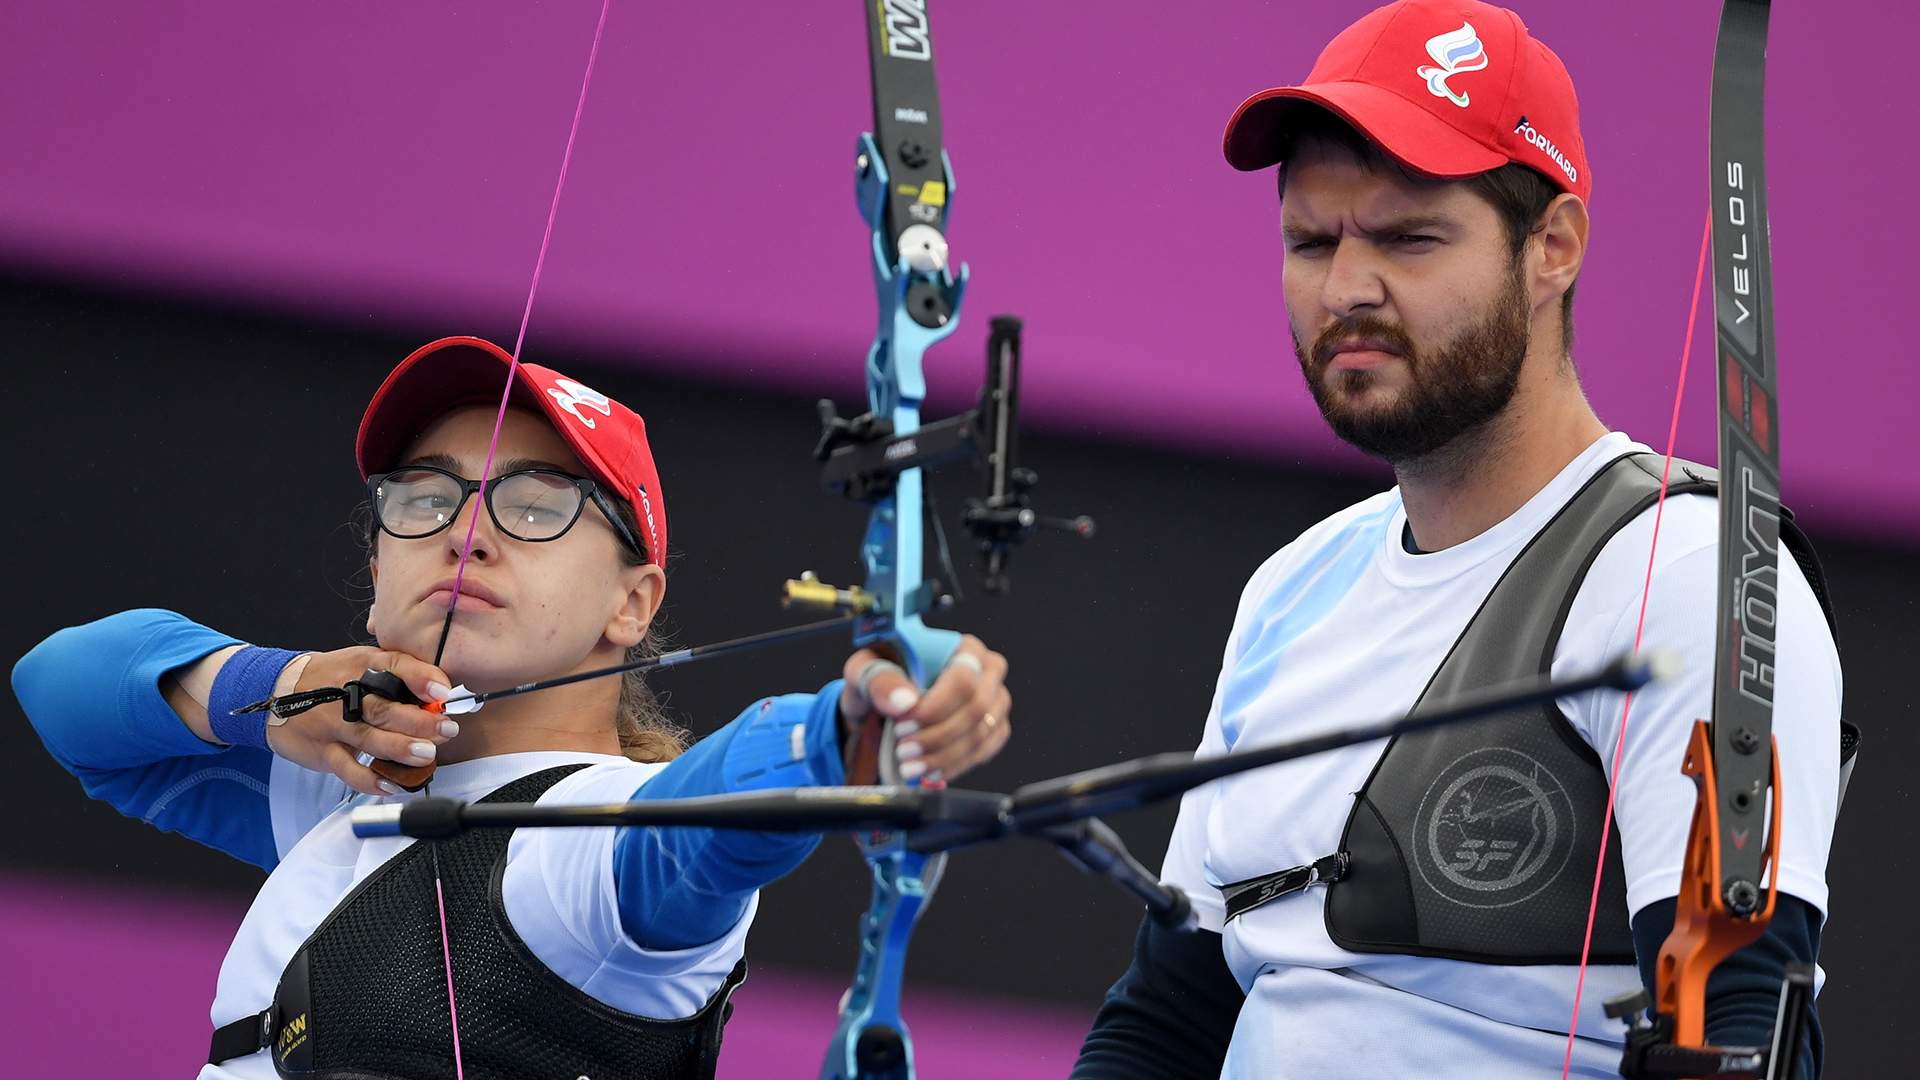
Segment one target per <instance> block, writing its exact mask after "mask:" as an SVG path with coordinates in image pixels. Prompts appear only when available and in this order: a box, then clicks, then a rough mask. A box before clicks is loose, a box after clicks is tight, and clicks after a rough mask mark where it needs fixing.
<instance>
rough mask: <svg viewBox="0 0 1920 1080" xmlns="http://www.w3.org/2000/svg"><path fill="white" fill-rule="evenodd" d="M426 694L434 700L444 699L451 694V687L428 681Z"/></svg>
mask: <svg viewBox="0 0 1920 1080" xmlns="http://www.w3.org/2000/svg"><path fill="white" fill-rule="evenodd" d="M427 696H428V697H430V698H432V699H434V700H435V701H445V700H447V699H448V698H450V697H452V696H453V687H451V686H448V685H446V684H445V683H437V682H430V683H428V684H427Z"/></svg>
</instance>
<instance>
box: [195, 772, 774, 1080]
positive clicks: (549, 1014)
mask: <svg viewBox="0 0 1920 1080" xmlns="http://www.w3.org/2000/svg"><path fill="white" fill-rule="evenodd" d="M583 767H584V766H582V765H566V766H560V767H558V768H553V769H548V770H545V771H543V772H539V773H535V774H533V775H531V776H526V777H523V778H521V779H519V780H516V781H514V782H513V783H510V784H508V785H506V786H505V787H502V788H500V789H499V790H497V791H495V792H493V793H492V794H490V795H488V796H487V797H486V798H485V799H482V800H480V801H482V802H531V801H533V800H534V799H537V798H538V797H539V796H540V794H541V793H542V792H544V791H546V790H547V789H548V788H549V787H551V786H553V785H554V784H555V783H557V782H558V781H559V780H560V779H561V778H562V777H564V776H566V775H568V774H569V773H572V772H574V771H575V770H577V769H579V768H583ZM510 838H511V833H510V832H509V831H508V830H495V829H481V830H475V831H473V832H469V833H466V834H464V835H462V836H460V837H457V838H455V839H452V840H445V841H438V842H429V841H421V842H419V843H416V844H414V845H413V846H411V847H409V848H407V849H406V850H405V851H403V852H401V853H400V854H399V855H396V856H394V858H393V859H391V860H389V861H388V862H387V863H386V865H384V866H382V867H380V869H378V870H376V871H374V872H373V873H372V874H370V875H368V877H367V878H366V880H364V881H362V882H361V883H360V884H359V885H358V886H357V887H356V888H355V889H354V890H353V891H352V892H351V893H349V894H348V895H347V897H346V899H344V900H342V901H341V903H340V904H339V906H338V907H336V908H335V909H334V910H333V913H332V914H330V915H328V916H327V918H326V920H325V921H323V922H322V923H321V924H320V926H319V928H318V929H316V930H315V931H314V933H313V935H312V936H311V937H309V938H308V939H307V941H306V943H305V944H303V945H302V946H301V947H300V949H299V951H298V952H296V953H295V954H294V958H293V960H292V962H291V963H289V964H288V965H287V969H286V972H285V973H284V974H283V975H282V976H281V978H280V987H279V990H278V991H277V993H276V994H275V998H274V1007H273V1008H272V1009H269V1010H268V1011H267V1013H265V1014H262V1016H260V1017H258V1018H255V1019H254V1020H251V1021H240V1022H237V1023H236V1024H233V1025H228V1027H227V1028H223V1029H221V1032H220V1033H217V1034H216V1037H215V1053H219V1052H221V1050H222V1049H223V1048H222V1046H221V1044H220V1036H221V1035H225V1034H226V1033H227V1032H228V1031H229V1030H230V1029H234V1028H238V1027H240V1026H241V1025H243V1024H249V1023H252V1024H254V1025H255V1026H254V1027H253V1030H252V1033H251V1041H253V1042H254V1043H255V1046H256V1047H257V1046H261V1045H264V1046H267V1047H269V1048H270V1049H271V1051H272V1054H273V1061H274V1066H275V1068H276V1069H277V1070H278V1071H279V1073H280V1075H282V1076H289V1077H300V1078H312V1080H429V1078H432V1080H439V1078H442V1077H445V1078H452V1077H453V1076H454V1065H453V1034H452V1025H453V1022H454V1015H453V1014H451V1013H450V1011H449V1008H448V1001H447V975H446V969H445V966H444V965H445V962H446V961H445V958H444V957H443V955H442V952H441V940H440V925H439V922H440V920H439V906H438V903H437V902H436V898H435V895H434V881H433V851H432V850H431V848H430V847H429V844H430V843H437V845H438V847H439V862H440V874H441V878H442V881H443V883H444V886H445V889H444V891H445V897H446V910H447V932H448V939H449V944H450V952H451V954H452V964H453V987H454V999H453V1000H454V1009H455V1010H457V1016H458V1022H459V1026H460V1049H461V1057H462V1062H463V1064H464V1068H465V1075H466V1076H468V1077H471V1078H474V1080H533V1078H543V1077H552V1078H555V1080H576V1078H590V1080H627V1078H631V1080H651V1078H660V1077H711V1076H712V1075H713V1071H714V1064H715V1061H716V1060H717V1058H718V1055H719V1049H720V1035H721V1030H722V1027H723V1025H724V1024H725V1023H726V1018H727V1015H728V1014H729V1013H730V1012H731V1011H732V1007H731V1005H730V1004H729V1002H728V998H729V997H730V995H731V994H732V992H733V990H734V988H735V987H736V986H738V985H739V983H740V982H741V980H742V979H744V978H745V975H746V964H745V962H744V961H742V962H741V963H740V964H739V965H738V966H736V967H735V968H734V970H733V972H732V973H731V974H730V975H729V976H728V978H727V979H726V981H725V982H724V983H723V984H722V985H721V987H720V989H719V990H718V991H716V992H715V993H714V995H713V996H712V997H711V998H710V999H708V1001H707V1003H706V1005H705V1006H703V1007H702V1008H701V1010H700V1012H698V1013H696V1014H695V1015H694V1016H692V1017H689V1018H687V1019H684V1020H671V1021H661V1020H651V1019H648V1018H646V1017H642V1016H636V1015H633V1014H631V1013H626V1012H622V1011H620V1010H618V1009H615V1008H612V1007H610V1006H608V1005H606V1004H603V1003H602V1002H600V1001H597V1000H595V999H594V998H592V997H591V996H589V995H587V994H585V993H583V992H581V991H580V990H578V989H575V988H574V987H573V986H571V985H569V984H568V983H567V982H566V981H565V980H563V979H561V978H560V977H559V976H558V975H556V974H554V973H553V972H552V971H550V970H548V969H547V967H546V966H545V965H544V964H542V963H541V962H540V961H539V960H538V959H536V958H535V957H534V955H533V954H532V952H531V951H529V950H528V948H527V946H526V944H525V942H523V941H522V940H521V939H520V936H519V935H518V934H516V933H515V932H514V930H513V928H512V926H510V925H509V924H508V922H507V916H506V909H505V907H504V904H503V901H502V898H501V892H500V882H501V875H502V874H503V872H504V871H505V868H506V857H505V856H506V850H507V842H508V840H509V839H510ZM232 1045H233V1044H232V1043H229V1045H228V1049H231V1048H232ZM251 1052H252V1049H251V1048H243V1049H240V1050H239V1053H251ZM227 1056H236V1055H234V1054H232V1053H229V1054H228V1055H227Z"/></svg>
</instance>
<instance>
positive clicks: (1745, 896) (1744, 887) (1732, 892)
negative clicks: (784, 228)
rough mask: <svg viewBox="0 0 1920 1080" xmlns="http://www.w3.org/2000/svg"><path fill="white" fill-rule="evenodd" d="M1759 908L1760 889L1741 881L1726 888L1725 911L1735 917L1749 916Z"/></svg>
mask: <svg viewBox="0 0 1920 1080" xmlns="http://www.w3.org/2000/svg"><path fill="white" fill-rule="evenodd" d="M1759 907H1760V887H1759V886H1758V885H1755V884H1754V883H1753V882H1751V881H1747V880H1746V879H1744V878H1743V879H1741V880H1739V881H1736V882H1734V883H1733V884H1731V885H1729V886H1727V910H1728V911H1731V912H1733V913H1734V914H1735V915H1750V914H1752V913H1753V912H1754V911H1755V910H1757V909H1758V908H1759Z"/></svg>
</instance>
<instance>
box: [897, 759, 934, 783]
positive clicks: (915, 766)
mask: <svg viewBox="0 0 1920 1080" xmlns="http://www.w3.org/2000/svg"><path fill="white" fill-rule="evenodd" d="M926 771H927V763H926V762H924V761H909V762H907V763H906V764H905V765H902V766H900V779H902V780H918V779H920V774H921V773H923V772H926Z"/></svg>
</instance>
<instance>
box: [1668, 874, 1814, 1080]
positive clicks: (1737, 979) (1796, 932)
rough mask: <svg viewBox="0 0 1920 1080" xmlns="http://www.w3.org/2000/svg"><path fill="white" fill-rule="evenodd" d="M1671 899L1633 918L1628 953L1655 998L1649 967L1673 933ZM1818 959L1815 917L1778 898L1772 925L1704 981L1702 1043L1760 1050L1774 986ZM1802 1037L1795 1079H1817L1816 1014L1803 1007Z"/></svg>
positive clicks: (1794, 901) (1768, 1031) (1769, 1025)
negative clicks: (1704, 1030) (1792, 968)
mask: <svg viewBox="0 0 1920 1080" xmlns="http://www.w3.org/2000/svg"><path fill="white" fill-rule="evenodd" d="M1677 906H1678V905H1677V903H1676V902H1675V901H1674V899H1673V898H1672V897H1669V898H1667V899H1665V900H1661V901H1658V902H1656V903H1652V904H1648V905H1647V906H1646V907H1644V908H1642V909H1641V910H1640V914H1638V915H1635V916H1634V917H1633V951H1634V955H1635V958H1636V959H1638V960H1639V961H1640V981H1641V982H1642V983H1644V984H1646V987H1647V993H1649V994H1653V995H1655V996H1656V997H1657V996H1658V995H1659V993H1660V991H1659V988H1658V987H1656V986H1655V985H1654V978H1653V976H1654V962H1655V961H1656V960H1657V959H1658V958H1659V956H1660V946H1661V944H1662V943H1663V942H1665V941H1666V940H1667V935H1668V934H1671V933H1672V932H1673V917H1674V911H1675V909H1676V907H1677ZM1819 955H1820V912H1819V910H1818V909H1817V908H1815V907H1814V906H1813V905H1812V904H1809V903H1807V902H1806V901H1804V900H1801V899H1800V898H1799V897H1797V896H1788V895H1787V894H1786V893H1784V892H1783V893H1781V894H1780V897H1779V900H1778V901H1777V902H1776V903H1775V906H1774V912H1773V921H1771V922H1769V923H1768V924H1767V931H1766V933H1764V934H1762V935H1760V938H1759V940H1757V941H1755V942H1754V943H1753V944H1751V945H1748V946H1747V947H1746V948H1744V949H1741V950H1740V951H1739V952H1736V953H1734V954H1733V955H1732V956H1729V957H1727V958H1726V959H1725V960H1724V961H1722V962H1721V964H1720V966H1719V967H1717V968H1714V969H1713V974H1712V975H1709V976H1708V977H1707V1042H1709V1043H1711V1044H1713V1045H1715V1046H1765V1045H1767V1042H1768V1039H1769V1038H1770V1036H1772V1034H1773V1021H1774V1015H1775V1013H1776V1012H1778V1006H1779V1004H1780V983H1781V981H1782V980H1784V979H1785V978H1786V976H1787V965H1788V964H1811V963H1813V962H1814V958H1815V957H1817V956H1819ZM1808 1012H1809V1013H1811V1015H1810V1016H1808V1017H1807V1038H1806V1041H1805V1042H1803V1043H1801V1044H1800V1047H1799V1049H1798V1051H1797V1052H1798V1054H1799V1059H1800V1060H1799V1061H1798V1062H1797V1063H1796V1067H1795V1069H1794V1074H1793V1075H1795V1076H1799V1077H1805V1078H1806V1080H1817V1078H1818V1077H1819V1075H1820V1070H1821V1068H1822V1066H1823V1065H1824V1064H1825V1060H1826V1045H1825V1041H1824V1040H1823V1039H1822V1038H1821V1034H1820V1010H1819V1009H1818V1008H1815V1007H1812V1006H1809V1008H1808Z"/></svg>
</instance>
